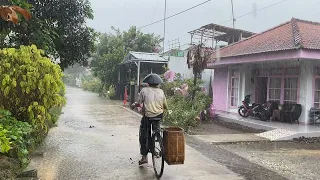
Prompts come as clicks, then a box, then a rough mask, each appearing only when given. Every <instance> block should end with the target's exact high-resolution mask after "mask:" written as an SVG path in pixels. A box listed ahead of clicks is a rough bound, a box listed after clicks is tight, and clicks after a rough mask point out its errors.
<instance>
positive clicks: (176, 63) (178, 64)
mask: <svg viewBox="0 0 320 180" xmlns="http://www.w3.org/2000/svg"><path fill="white" fill-rule="evenodd" d="M165 58H168V59H169V63H168V68H169V69H170V70H172V71H174V72H175V73H180V74H181V76H182V78H187V79H189V78H192V77H193V72H192V69H188V65H187V57H174V56H170V57H165Z"/></svg>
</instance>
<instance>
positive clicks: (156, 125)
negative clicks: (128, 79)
mask: <svg viewBox="0 0 320 180" xmlns="http://www.w3.org/2000/svg"><path fill="white" fill-rule="evenodd" d="M143 83H147V84H148V86H147V87H145V88H143V89H142V90H141V91H140V94H139V98H138V104H137V105H135V106H139V105H141V104H143V109H142V113H143V117H142V119H141V123H140V133H139V142H140V154H141V155H142V158H141V160H140V161H139V165H141V164H145V163H148V156H147V155H148V152H149V149H148V148H147V144H146V143H147V137H149V140H148V142H151V124H152V130H153V131H159V130H160V121H151V120H149V118H161V119H162V117H163V112H164V110H165V109H168V105H167V100H166V97H165V95H164V92H163V90H162V89H160V88H159V84H161V83H163V81H162V79H161V78H160V76H159V75H157V74H149V75H148V76H146V77H145V78H144V80H143ZM147 128H148V129H149V132H148V133H149V135H148V134H146V133H147V132H146V129H147ZM151 146H152V145H151V144H149V145H148V147H151Z"/></svg>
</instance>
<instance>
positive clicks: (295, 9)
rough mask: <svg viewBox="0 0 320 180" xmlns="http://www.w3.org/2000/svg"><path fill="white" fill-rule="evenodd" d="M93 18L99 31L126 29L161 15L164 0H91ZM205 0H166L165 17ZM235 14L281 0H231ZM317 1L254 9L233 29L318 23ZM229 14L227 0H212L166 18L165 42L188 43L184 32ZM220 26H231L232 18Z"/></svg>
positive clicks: (158, 28) (156, 29) (158, 29)
mask: <svg viewBox="0 0 320 180" xmlns="http://www.w3.org/2000/svg"><path fill="white" fill-rule="evenodd" d="M90 1H91V4H92V8H93V10H94V15H95V19H94V20H93V21H88V24H89V25H90V26H91V27H93V28H95V29H96V30H97V31H99V32H110V30H111V26H114V27H116V28H120V29H121V30H127V29H128V28H129V27H130V26H132V25H135V26H137V27H141V26H143V25H146V24H149V23H151V22H153V21H156V20H159V19H162V18H163V11H164V0H90ZM204 1H205V0H167V16H170V15H172V14H175V13H177V12H180V11H182V10H185V9H187V8H189V7H192V6H194V5H196V4H199V3H201V2H204ZM233 1H234V10H235V16H240V15H242V14H246V13H248V12H251V11H252V10H253V2H255V3H256V4H257V8H258V9H260V8H262V7H265V6H268V5H270V4H274V3H276V2H279V1H281V0H233ZM319 7H320V0H287V1H285V2H283V3H281V4H278V5H276V6H273V7H270V8H267V9H264V10H262V11H259V12H257V16H256V17H254V16H253V15H248V16H245V17H242V18H240V19H237V22H236V24H235V26H236V28H239V29H244V30H248V31H252V32H261V31H263V30H266V29H269V28H272V27H274V26H276V25H278V24H280V23H283V22H286V21H288V20H290V19H291V18H292V17H296V18H300V19H305V20H310V21H317V22H320V8H319ZM231 18H232V17H231V2H230V0H212V1H211V2H209V3H207V4H205V5H202V6H199V7H197V8H195V9H192V10H190V11H188V12H186V13H183V14H181V15H178V16H176V17H173V18H171V19H169V20H167V26H166V27H167V33H166V46H165V48H166V49H167V48H168V43H167V41H169V40H173V39H176V38H180V42H181V45H183V44H186V43H189V42H190V36H189V34H188V33H187V32H188V31H190V30H194V29H196V28H198V27H200V26H202V25H205V24H209V23H217V24H221V22H224V21H226V20H230V19H231ZM222 25H225V26H230V27H232V21H229V22H227V23H224V24H222ZM141 30H142V31H143V32H145V33H155V34H157V35H161V36H162V35H163V22H161V23H158V24H155V25H152V26H149V27H146V28H143V29H141Z"/></svg>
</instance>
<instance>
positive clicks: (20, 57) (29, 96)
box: [0, 45, 65, 135]
mask: <svg viewBox="0 0 320 180" xmlns="http://www.w3.org/2000/svg"><path fill="white" fill-rule="evenodd" d="M62 76H63V74H62V71H61V69H60V67H59V66H58V65H56V64H54V63H53V62H51V61H50V59H48V58H46V57H44V56H43V51H42V50H39V49H37V47H36V46H34V45H32V46H21V47H20V48H19V49H14V48H7V49H2V50H0V107H2V108H4V109H7V110H9V111H10V112H12V114H13V116H14V117H16V118H17V119H19V120H23V121H27V122H29V123H30V124H31V125H32V126H33V127H34V128H36V129H38V130H39V131H38V132H37V133H40V134H36V135H41V134H43V133H46V132H47V130H48V126H47V123H46V122H47V121H51V115H50V113H49V110H50V109H52V108H54V107H61V106H62V105H63V104H64V103H65V98H64V97H63V95H64V92H65V86H64V84H63V82H62Z"/></svg>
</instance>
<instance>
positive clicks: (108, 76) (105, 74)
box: [90, 26, 161, 87]
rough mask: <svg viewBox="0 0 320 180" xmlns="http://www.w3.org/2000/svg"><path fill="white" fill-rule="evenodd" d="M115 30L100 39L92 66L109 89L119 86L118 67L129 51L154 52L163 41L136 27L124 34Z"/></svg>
mask: <svg viewBox="0 0 320 180" xmlns="http://www.w3.org/2000/svg"><path fill="white" fill-rule="evenodd" d="M113 30H114V32H113V33H108V34H102V35H101V36H100V37H99V43H98V44H97V46H96V47H97V48H96V49H97V51H96V54H95V55H94V56H93V59H92V62H91V64H90V66H91V67H92V70H93V72H94V75H95V76H96V77H98V78H99V79H100V80H101V81H102V83H103V84H104V85H106V86H107V87H109V86H111V85H116V84H117V82H118V73H119V70H118V65H119V64H120V63H121V62H122V60H123V58H124V57H125V55H126V54H127V53H128V52H129V51H140V52H153V50H154V49H155V47H157V46H158V44H159V43H160V41H161V40H160V37H158V36H155V35H154V34H144V33H142V32H141V31H139V30H137V28H136V27H134V26H133V27H131V28H130V29H129V30H128V31H123V32H121V31H120V30H119V29H115V28H113Z"/></svg>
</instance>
